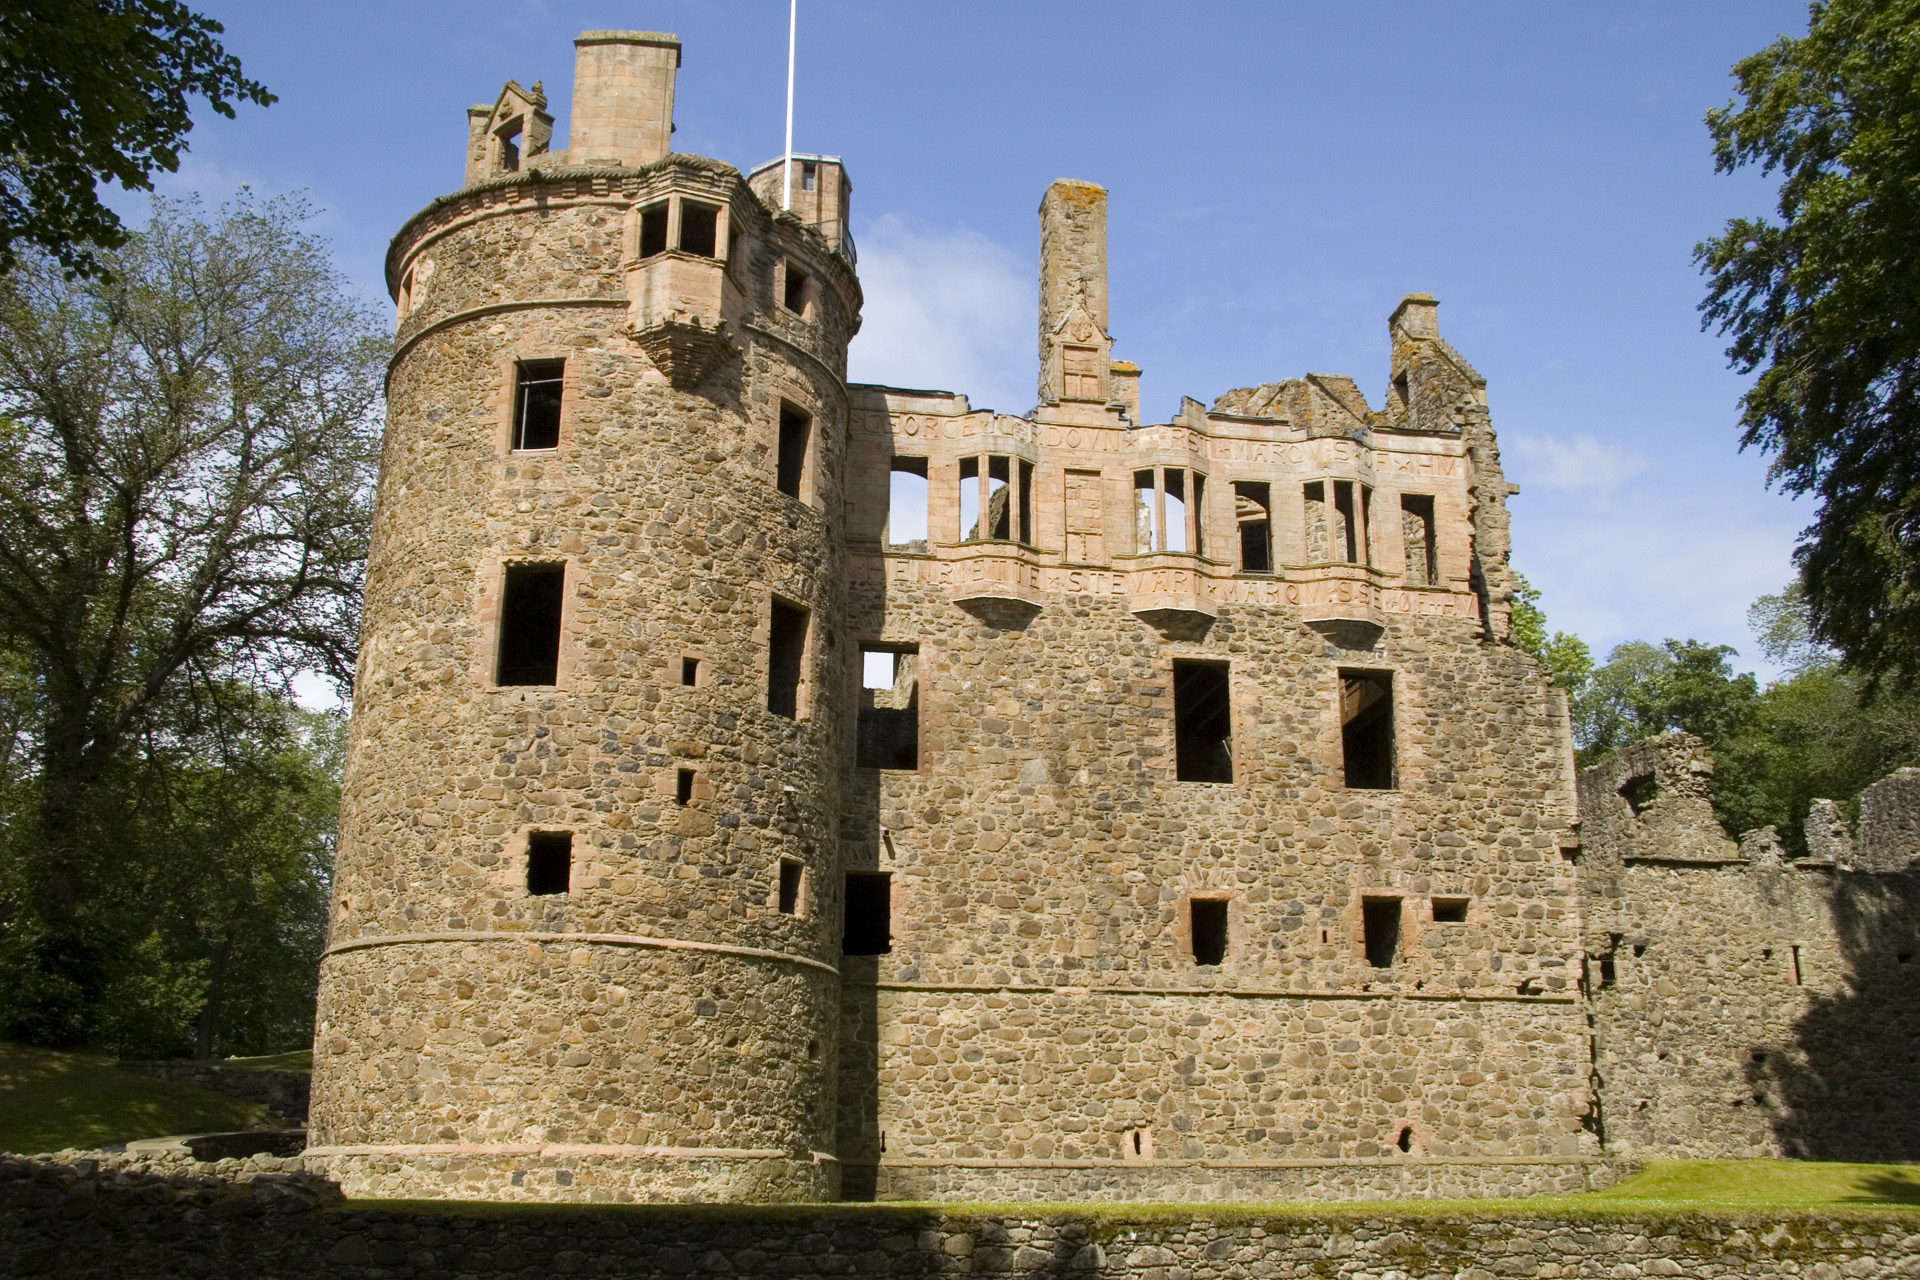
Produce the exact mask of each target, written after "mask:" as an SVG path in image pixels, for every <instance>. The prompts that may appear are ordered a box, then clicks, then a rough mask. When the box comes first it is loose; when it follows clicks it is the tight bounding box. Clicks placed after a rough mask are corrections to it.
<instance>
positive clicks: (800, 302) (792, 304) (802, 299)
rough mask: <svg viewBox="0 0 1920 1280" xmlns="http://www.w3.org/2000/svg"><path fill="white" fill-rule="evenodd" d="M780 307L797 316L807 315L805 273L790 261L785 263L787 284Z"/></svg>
mask: <svg viewBox="0 0 1920 1280" xmlns="http://www.w3.org/2000/svg"><path fill="white" fill-rule="evenodd" d="M781 305H783V306H785V307H786V309H787V310H789V311H791V312H793V313H794V314H795V315H797V316H801V315H805V314H806V313H807V273H806V272H804V271H802V270H801V269H800V268H798V267H796V266H794V265H793V263H792V262H791V261H789V262H788V263H787V284H786V290H785V292H784V294H783V295H782V297H781Z"/></svg>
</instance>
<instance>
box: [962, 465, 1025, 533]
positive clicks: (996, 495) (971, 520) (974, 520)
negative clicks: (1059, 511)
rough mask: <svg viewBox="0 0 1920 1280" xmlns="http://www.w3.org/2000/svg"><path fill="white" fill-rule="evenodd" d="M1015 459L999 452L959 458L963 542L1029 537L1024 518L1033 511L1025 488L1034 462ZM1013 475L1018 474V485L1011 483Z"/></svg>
mask: <svg viewBox="0 0 1920 1280" xmlns="http://www.w3.org/2000/svg"><path fill="white" fill-rule="evenodd" d="M1017 461H1018V460H1017V459H1014V458H1011V457H1008V456H1007V455H1005V454H999V453H990V454H987V455H985V456H984V457H981V458H962V459H960V528H961V530H962V533H961V540H962V541H963V542H978V541H981V540H983V539H992V540H995V541H1000V542H1030V541H1032V534H1031V533H1030V532H1029V531H1028V528H1027V521H1028V520H1029V518H1030V516H1031V511H1032V499H1031V497H1030V496H1029V494H1028V489H1029V488H1030V487H1031V485H1032V483H1033V465H1032V464H1031V463H1027V462H1019V465H1018V466H1017V467H1016V466H1015V463H1016V462H1017ZM983 467H984V470H983ZM1016 476H1017V477H1018V478H1019V483H1018V484H1017V485H1016V484H1014V483H1013V481H1014V478H1015V477H1016ZM983 490H984V492H983ZM1016 490H1017V492H1016ZM983 506H984V508H985V511H986V518H985V520H984V521H983V520H982V519H981V514H980V513H981V510H982V507H983ZM1016 517H1017V518H1018V523H1017V524H1016V523H1015V519H1016Z"/></svg>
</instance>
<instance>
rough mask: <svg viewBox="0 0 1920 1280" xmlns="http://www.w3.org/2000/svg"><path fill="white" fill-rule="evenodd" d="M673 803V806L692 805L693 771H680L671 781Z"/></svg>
mask: <svg viewBox="0 0 1920 1280" xmlns="http://www.w3.org/2000/svg"><path fill="white" fill-rule="evenodd" d="M673 801H674V803H675V804H681V805H687V804H692V803H693V770H691V769H682V770H680V772H679V773H678V775H677V776H675V778H674V780H673Z"/></svg>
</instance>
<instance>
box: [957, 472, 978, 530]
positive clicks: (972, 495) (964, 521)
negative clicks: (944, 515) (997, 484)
mask: <svg viewBox="0 0 1920 1280" xmlns="http://www.w3.org/2000/svg"><path fill="white" fill-rule="evenodd" d="M969 481H971V482H972V483H968V482H969ZM979 537H980V459H978V458H962V459H960V540H961V541H962V542H973V541H976V540H978V538H979Z"/></svg>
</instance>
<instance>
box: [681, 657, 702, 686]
mask: <svg viewBox="0 0 1920 1280" xmlns="http://www.w3.org/2000/svg"><path fill="white" fill-rule="evenodd" d="M680 683H681V684H683V685H685V686H687V687H688V688H689V689H691V688H692V687H693V686H694V685H697V684H699V683H700V659H698V658H682V659H680Z"/></svg>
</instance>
